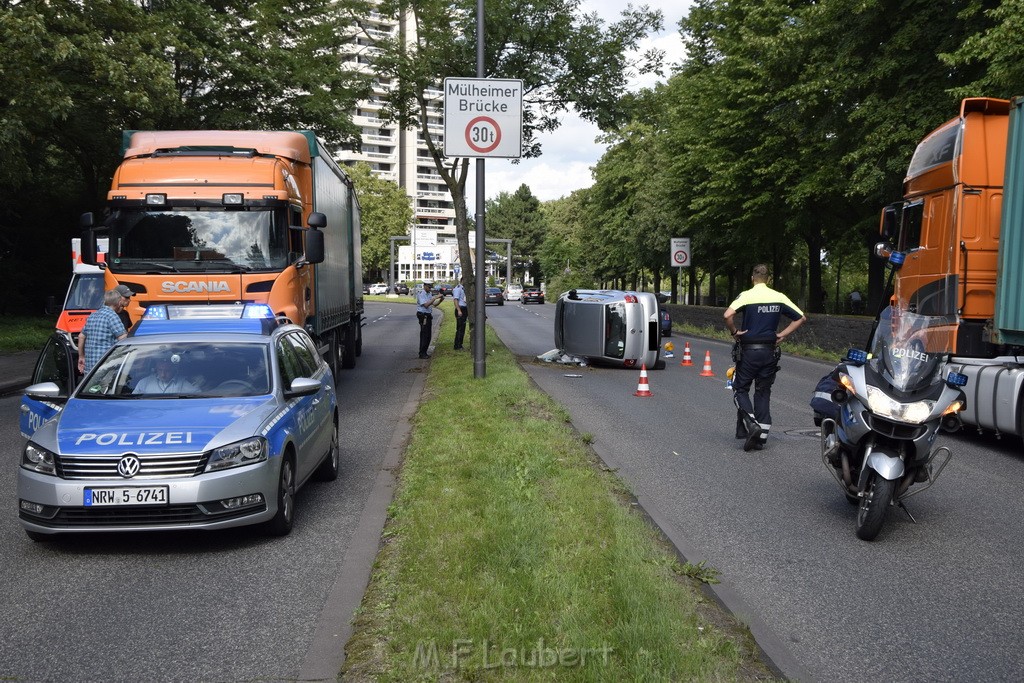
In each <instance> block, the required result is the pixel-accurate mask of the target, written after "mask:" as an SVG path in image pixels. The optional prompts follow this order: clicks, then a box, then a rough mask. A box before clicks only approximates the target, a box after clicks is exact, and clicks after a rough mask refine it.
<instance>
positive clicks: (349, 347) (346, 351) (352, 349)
mask: <svg viewBox="0 0 1024 683" xmlns="http://www.w3.org/2000/svg"><path fill="white" fill-rule="evenodd" d="M355 328H356V325H353V324H352V323H351V322H349V324H348V325H346V326H345V344H344V346H343V350H342V353H341V367H343V368H345V369H346V370H351V369H352V368H354V367H355V366H356V332H355ZM338 334H339V336H340V334H341V333H340V332H339V333H338Z"/></svg>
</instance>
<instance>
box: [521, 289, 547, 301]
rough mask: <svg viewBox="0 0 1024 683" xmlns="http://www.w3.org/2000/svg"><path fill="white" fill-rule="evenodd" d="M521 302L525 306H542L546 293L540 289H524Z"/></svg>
mask: <svg viewBox="0 0 1024 683" xmlns="http://www.w3.org/2000/svg"><path fill="white" fill-rule="evenodd" d="M520 302H521V303H522V304H523V305H524V306H525V305H526V304H542V303H544V292H543V291H541V289H540V287H524V288H523V293H522V295H521V297H520Z"/></svg>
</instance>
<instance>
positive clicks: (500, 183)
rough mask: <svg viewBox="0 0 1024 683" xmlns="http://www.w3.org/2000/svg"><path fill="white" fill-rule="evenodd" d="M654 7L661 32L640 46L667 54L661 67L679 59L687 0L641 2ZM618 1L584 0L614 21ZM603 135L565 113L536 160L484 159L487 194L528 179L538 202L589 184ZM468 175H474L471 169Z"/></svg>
mask: <svg viewBox="0 0 1024 683" xmlns="http://www.w3.org/2000/svg"><path fill="white" fill-rule="evenodd" d="M637 4H647V5H648V6H650V7H651V8H652V9H660V10H661V11H662V14H663V15H664V21H663V28H662V30H661V31H660V32H658V33H656V34H652V35H650V36H648V37H647V38H645V39H644V40H643V41H642V43H641V47H640V51H641V52H644V51H646V50H649V49H650V48H652V47H655V48H658V49H660V50H662V51H663V52H664V53H665V62H664V63H665V66H666V72H667V67H668V66H670V65H672V64H678V63H679V62H681V61H682V58H683V41H682V37H681V36H680V35H679V20H680V19H682V17H683V15H684V14H685V13H686V12H687V10H688V8H689V5H690V2H689V1H688V0H687V1H683V2H680V0H648V2H646V3H643V0H640V2H638V3H637ZM623 8H624V4H623V3H622V2H621V0H585V1H584V3H583V9H584V11H586V12H591V11H593V12H597V13H598V15H600V16H601V18H602V19H604V20H605V21H606V22H607V21H614V20H615V19H616V18H617V17H618V16H619V15H620V13H621V12H622V10H623ZM663 80H664V78H663V77H662V78H659V77H657V76H654V75H647V76H644V77H641V78H637V79H635V81H634V83H633V84H632V85H631V88H634V89H639V88H642V87H652V86H653V85H654V84H655V83H657V82H658V81H663ZM600 134H601V131H600V130H598V128H597V126H595V125H593V124H591V123H588V122H586V121H583V120H582V119H580V118H579V117H578V116H576V115H575V114H573V115H567V116H566V117H565V118H564V119H563V120H562V125H561V126H560V127H559V128H558V129H557V130H555V131H553V132H551V133H547V134H545V135H542V136H540V137H539V141H540V143H541V151H542V155H541V156H540V157H539V158H537V159H524V160H522V161H520V162H519V163H518V164H513V163H512V162H511V161H506V160H504V159H488V160H487V162H486V163H485V165H484V169H485V174H486V178H485V187H484V191H485V194H486V196H487V197H488V198H489V199H493V198H494V197H496V196H497V195H498V193H499V192H509V193H512V192H515V191H516V190H517V189H518V188H519V186H520V185H522V184H524V183H525V184H526V185H527V186H528V187H529V188H530V191H531V192H532V193H533V195H534V196H535V197H537V198H538V199H540V200H541V201H548V200H551V199H558V198H559V197H564V196H566V195H568V194H570V193H571V192H573V191H574V190H578V189H581V188H584V187H590V186H591V185H592V184H593V177H592V176H591V168H592V167H593V166H594V165H595V164H596V163H597V161H598V160H599V159H600V158H601V155H602V154H604V151H605V145H603V144H601V143H599V142H597V141H596V138H597V137H598V136H599V135H600ZM471 175H472V174H471ZM475 182H476V181H475V179H474V177H470V178H469V184H468V185H467V188H466V189H467V192H466V194H467V195H468V200H469V205H470V210H471V211H472V210H473V205H474V203H475V202H474V199H475V197H476V190H475Z"/></svg>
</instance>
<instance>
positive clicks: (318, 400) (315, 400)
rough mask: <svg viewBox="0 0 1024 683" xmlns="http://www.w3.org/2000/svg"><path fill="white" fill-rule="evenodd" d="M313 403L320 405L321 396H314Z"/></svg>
mask: <svg viewBox="0 0 1024 683" xmlns="http://www.w3.org/2000/svg"><path fill="white" fill-rule="evenodd" d="M313 405H315V406H318V405H320V399H319V398H314V399H313Z"/></svg>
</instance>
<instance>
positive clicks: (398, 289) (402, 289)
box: [395, 282, 409, 294]
mask: <svg viewBox="0 0 1024 683" xmlns="http://www.w3.org/2000/svg"><path fill="white" fill-rule="evenodd" d="M408 293H409V285H407V284H405V283H404V282H396V283H395V294H408Z"/></svg>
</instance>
